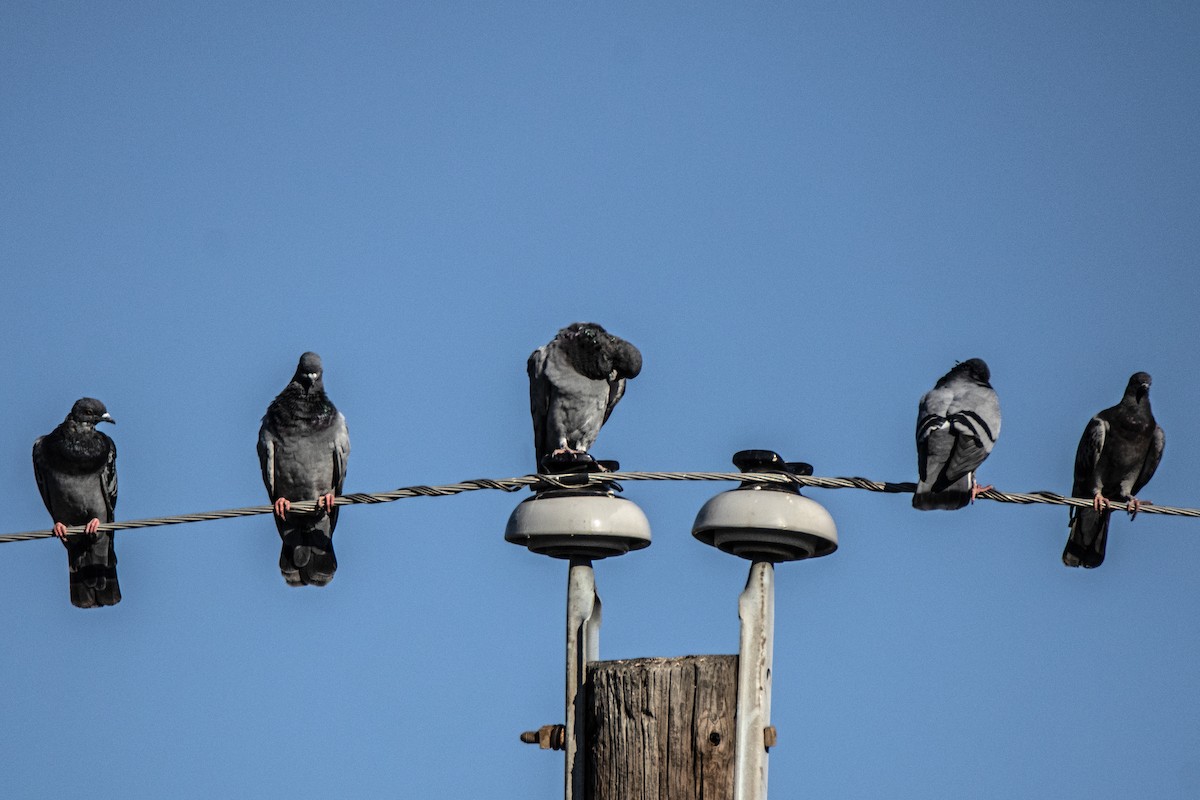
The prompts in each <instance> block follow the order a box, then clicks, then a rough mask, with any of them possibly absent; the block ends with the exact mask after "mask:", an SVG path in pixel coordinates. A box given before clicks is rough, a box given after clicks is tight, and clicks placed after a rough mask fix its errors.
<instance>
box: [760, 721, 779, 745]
mask: <svg viewBox="0 0 1200 800" xmlns="http://www.w3.org/2000/svg"><path fill="white" fill-rule="evenodd" d="M777 741H779V736H778V734H777V733H776V731H775V726H774V725H768V726H767V727H765V728H763V746H764V747H766V748H767V749H768V750H770V749H771V748H772V747H774V746H775V743H776V742H777Z"/></svg>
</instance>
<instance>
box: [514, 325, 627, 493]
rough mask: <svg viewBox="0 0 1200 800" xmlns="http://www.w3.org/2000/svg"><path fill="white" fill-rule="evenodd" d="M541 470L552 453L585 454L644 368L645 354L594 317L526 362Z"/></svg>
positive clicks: (560, 455) (555, 456) (567, 329)
mask: <svg viewBox="0 0 1200 800" xmlns="http://www.w3.org/2000/svg"><path fill="white" fill-rule="evenodd" d="M526 367H527V371H528V373H529V409H530V413H531V414H532V416H533V446H534V450H535V452H536V454H537V469H539V470H541V469H542V468H543V467H544V461H545V460H546V458H547V457H549V458H551V459H560V458H564V457H565V459H567V460H570V459H574V458H580V457H584V456H586V454H587V451H588V450H589V449H590V448H591V446H592V445H593V444H594V443H595V441H596V436H598V435H599V433H600V428H601V426H603V425H604V423H605V422H607V421H608V417H609V415H611V414H612V412H613V409H614V408H615V407H616V405H617V403H618V402H619V401H620V400H621V397H622V395H624V394H625V381H627V380H629V379H630V378H636V377H637V375H638V373H639V372H641V370H642V354H641V353H640V352H639V351H638V349H637V348H636V347H634V346H633V345H632V344H630V343H629V342H627V341H625V340H624V339H621V338H618V337H616V336H613V335H612V334H610V333H609V332H608V331H606V330H604V328H602V327H601V326H599V325H597V324H595V323H594V322H576V323H573V324H571V325H568V326H567V327H565V328H563V329H562V330H560V331H559V332H558V335H557V336H555V337H554V339H553V340H551V341H550V343H549V344H546V345H543V346H542V347H539V348H538V349H537V350H534V351H533V353H531V354H530V356H529V361H528V363H527V364H526Z"/></svg>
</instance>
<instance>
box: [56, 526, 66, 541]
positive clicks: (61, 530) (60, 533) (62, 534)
mask: <svg viewBox="0 0 1200 800" xmlns="http://www.w3.org/2000/svg"><path fill="white" fill-rule="evenodd" d="M54 535H55V536H57V537H58V538H59V539H62V540H63V541H64V542H65V541H66V540H67V526H66V525H63V524H62V523H61V522H56V523H54Z"/></svg>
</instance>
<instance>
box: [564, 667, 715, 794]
mask: <svg viewBox="0 0 1200 800" xmlns="http://www.w3.org/2000/svg"><path fill="white" fill-rule="evenodd" d="M737 670H738V657H737V656H732V655H729V656H685V657H683V658H637V659H630V660H626V661H596V662H593V663H591V664H589V665H588V668H587V674H588V681H587V684H588V697H587V701H588V704H589V706H590V710H591V715H590V717H591V723H590V725H589V730H588V736H587V742H586V743H581V747H586V748H587V749H588V775H587V791H586V794H585V796H586V798H587V800H732V798H733V796H734V788H733V787H734V752H735V742H734V738H735V734H734V731H735V720H734V714H735V709H736V706H737ZM578 800H582V799H581V798H580V799H578Z"/></svg>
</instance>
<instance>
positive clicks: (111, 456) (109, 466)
mask: <svg viewBox="0 0 1200 800" xmlns="http://www.w3.org/2000/svg"><path fill="white" fill-rule="evenodd" d="M101 436H103V434H101ZM104 440H105V443H106V444H107V445H108V458H107V459H106V460H105V462H104V466H103V467H101V469H100V488H101V490H102V491H103V492H104V510H105V512H106V513H107V515H108V516H107V517H106V518H105V520H104V521H105V522H112V521H113V520H114V519H116V517H115V516H114V512H115V511H116V508H117V445H116V444H115V443H114V442H113V440H112V439H109V438H108V437H107V436H104Z"/></svg>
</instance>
